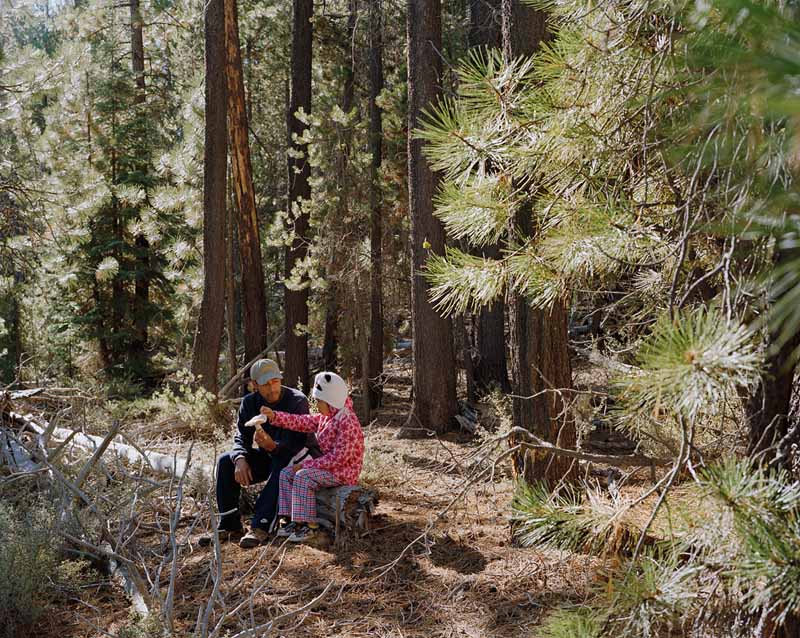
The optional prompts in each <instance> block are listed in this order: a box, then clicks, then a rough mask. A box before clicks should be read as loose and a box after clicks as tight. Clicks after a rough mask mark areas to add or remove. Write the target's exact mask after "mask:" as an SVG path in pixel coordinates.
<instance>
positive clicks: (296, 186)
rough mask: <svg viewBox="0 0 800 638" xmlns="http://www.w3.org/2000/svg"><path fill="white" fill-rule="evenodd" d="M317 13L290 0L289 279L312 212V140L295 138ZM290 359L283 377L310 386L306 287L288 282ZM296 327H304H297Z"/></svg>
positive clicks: (304, 104)
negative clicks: (306, 205)
mask: <svg viewBox="0 0 800 638" xmlns="http://www.w3.org/2000/svg"><path fill="white" fill-rule="evenodd" d="M313 13H314V3H313V0H293V3H292V74H291V86H290V89H289V112H288V113H287V126H288V132H289V149H290V151H291V152H290V153H288V154H287V164H288V169H289V174H288V184H289V192H288V197H287V201H288V206H289V210H288V211H287V212H288V215H287V217H288V220H289V224H290V230H292V231H293V232H294V239H293V240H292V245H291V246H290V247H289V248H288V249H287V250H286V262H285V273H284V274H285V276H286V278H287V279H288V278H289V277H290V276H291V274H292V270H293V269H294V267H295V265H296V264H297V263H298V262H300V261H302V260H303V259H305V256H306V252H307V248H306V242H307V239H308V231H309V222H308V213H305V212H303V210H302V201H303V200H307V199H309V198H310V197H311V186H310V184H309V177H310V176H311V166H310V165H309V163H308V146H307V145H306V144H301V143H299V142H298V141H297V140H298V139H299V138H301V137H302V135H303V133H304V131H305V130H306V128H307V125H306V124H304V123H303V122H302V121H301V120H300V119H299V118H297V117H296V115H295V114H296V113H297V111H298V110H300V109H302V110H303V111H304V112H305V113H306V114H309V113H311V47H312V35H313V31H312V25H311V18H312V16H313ZM285 299H286V302H285V306H286V362H285V370H284V378H285V379H286V380H287V382H288V383H290V384H292V385H294V384H295V383H299V384H300V385H302V387H303V389H305V390H306V391H307V390H308V389H309V383H308V381H309V379H308V334H307V332H306V330H307V326H308V288H303V289H302V290H290V289H289V288H288V287H287V288H286V295H285ZM298 327H300V329H299V330H298Z"/></svg>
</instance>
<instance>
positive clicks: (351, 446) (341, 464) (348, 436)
mask: <svg viewBox="0 0 800 638" xmlns="http://www.w3.org/2000/svg"><path fill="white" fill-rule="evenodd" d="M342 425H343V426H345V427H343V428H342V429H341V430H340V431H339V433H338V436H337V437H336V441H335V442H334V444H333V447H332V448H331V451H330V452H328V453H327V454H323V455H322V456H320V457H319V458H316V459H306V460H305V461H303V469H304V470H325V471H326V472H331V473H333V474H339V473H341V472H342V471H344V472H345V473H346V472H347V469H348V468H350V466H352V465H353V464H354V462H355V460H356V459H355V457H356V456H357V455H358V445H357V436H358V433H357V432H356V428H359V426H358V422H357V421H356V422H355V423H354V422H353V420H351V419H348V420H347V421H346V422H345V423H342ZM359 429H360V428H359Z"/></svg>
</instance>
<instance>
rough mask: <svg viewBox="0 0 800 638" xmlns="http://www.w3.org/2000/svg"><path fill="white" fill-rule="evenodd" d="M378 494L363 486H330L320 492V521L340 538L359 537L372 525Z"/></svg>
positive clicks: (318, 511) (318, 496)
mask: <svg viewBox="0 0 800 638" xmlns="http://www.w3.org/2000/svg"><path fill="white" fill-rule="evenodd" d="M377 506H378V493H377V492H376V491H375V490H372V489H369V488H366V487H362V486H360V485H342V486H339V487H328V488H325V489H322V490H320V491H319V492H317V522H318V523H319V524H320V525H321V526H322V527H324V528H326V529H327V530H328V531H329V532H331V533H332V534H333V535H334V537H335V538H336V539H337V540H341V539H342V538H346V537H358V536H360V535H361V534H363V533H365V532H367V531H368V530H369V528H370V520H371V518H372V515H373V514H374V513H375V509H376V508H377Z"/></svg>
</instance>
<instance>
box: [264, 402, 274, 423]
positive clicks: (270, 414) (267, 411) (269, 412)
mask: <svg viewBox="0 0 800 638" xmlns="http://www.w3.org/2000/svg"><path fill="white" fill-rule="evenodd" d="M261 414H263V415H264V416H265V417H267V418H268V419H269V420H270V421H272V417H274V416H275V413H274V412H273V411H272V410H270V409H269V408H268V407H267V406H266V405H265V406H264V407H263V408H261Z"/></svg>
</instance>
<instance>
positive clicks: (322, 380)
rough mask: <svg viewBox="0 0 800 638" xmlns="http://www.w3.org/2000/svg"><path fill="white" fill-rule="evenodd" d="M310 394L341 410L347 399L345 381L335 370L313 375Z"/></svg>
mask: <svg viewBox="0 0 800 638" xmlns="http://www.w3.org/2000/svg"><path fill="white" fill-rule="evenodd" d="M311 396H312V397H314V398H315V399H322V400H323V401H325V403H327V404H328V405H330V406H332V407H334V408H336V409H337V410H341V409H342V408H343V407H344V404H345V401H347V383H345V381H344V379H342V377H340V376H339V375H338V374H336V373H335V372H320V373H319V374H317V376H316V377H314V389H313V390H312V391H311Z"/></svg>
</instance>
